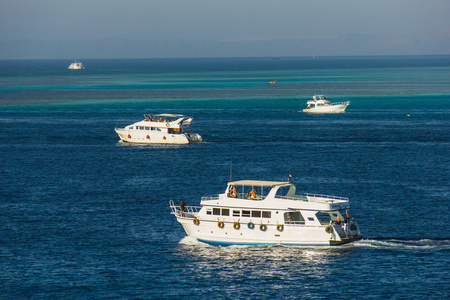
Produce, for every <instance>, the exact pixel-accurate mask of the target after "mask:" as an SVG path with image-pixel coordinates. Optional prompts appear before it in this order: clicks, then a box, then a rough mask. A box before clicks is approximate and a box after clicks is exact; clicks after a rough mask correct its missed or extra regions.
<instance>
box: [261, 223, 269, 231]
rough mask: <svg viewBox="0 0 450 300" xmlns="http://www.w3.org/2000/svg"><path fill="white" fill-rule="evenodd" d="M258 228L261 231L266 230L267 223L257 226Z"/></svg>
mask: <svg viewBox="0 0 450 300" xmlns="http://www.w3.org/2000/svg"><path fill="white" fill-rule="evenodd" d="M259 229H261V231H266V230H267V225H265V224H261V225H260V226H259Z"/></svg>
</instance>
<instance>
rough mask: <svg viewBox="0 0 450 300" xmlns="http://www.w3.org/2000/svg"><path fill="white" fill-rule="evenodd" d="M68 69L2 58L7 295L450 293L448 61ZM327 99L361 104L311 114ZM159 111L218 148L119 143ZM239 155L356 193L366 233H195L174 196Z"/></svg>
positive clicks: (272, 172) (245, 164)
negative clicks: (210, 237) (248, 237)
mask: <svg viewBox="0 0 450 300" xmlns="http://www.w3.org/2000/svg"><path fill="white" fill-rule="evenodd" d="M70 62H71V61H59V60H54V61H1V62H0V104H1V108H0V126H1V130H0V141H1V143H0V162H1V163H0V172H1V176H0V185H1V189H0V199H1V201H0V206H1V209H0V220H1V222H0V266H1V270H2V271H0V282H1V289H0V298H2V299H12V298H27V299H28V298H99V299H110V298H149V299H154V298H182V297H185V298H193V297H196V298H199V299H211V298H224V299H236V298H238V299H242V298H244V299H261V298H262V299H269V298H285V299H299V298H308V299H330V298H336V299H344V298H345V299H347V298H349V297H352V298H363V297H364V298H375V299H379V298H395V299H399V298H400V299H402V298H411V297H426V298H427V299H429V298H431V299H443V298H448V297H449V294H450V288H449V285H448V278H449V270H450V260H449V251H450V235H449V234H448V230H447V224H448V220H449V219H448V213H447V212H448V202H449V200H450V189H449V186H450V184H449V179H448V178H449V176H448V175H449V174H450V172H449V171H450V170H449V169H450V159H449V145H450V144H449V142H450V118H449V117H448V116H449V113H450V84H449V83H450V58H449V57H448V56H440V57H439V56H438V57H436V56H433V57H366V58H316V59H315V60H314V61H312V59H310V58H309V59H308V58H289V59H283V58H281V59H280V60H272V59H262V58H261V59H204V60H182V59H180V60H115V61H106V60H91V61H89V60H86V61H83V63H84V64H85V66H86V70H83V71H75V72H74V71H69V70H67V66H68V65H69V63H70ZM271 80H277V84H275V85H271V84H269V82H270V81H271ZM314 93H323V94H326V95H328V96H329V97H331V98H332V100H334V101H343V100H349V101H351V104H350V106H349V107H348V108H347V113H345V114H339V115H307V114H303V113H299V112H298V111H299V110H301V109H302V108H304V107H305V106H306V101H307V100H308V99H310V98H311V96H312V95H313V94H314ZM407 112H411V117H407V116H406V113H407ZM144 113H183V114H187V115H193V116H195V119H194V122H193V130H194V132H198V133H199V134H201V135H202V136H203V140H204V142H202V143H198V144H192V145H185V146H155V145H154V146H142V145H127V144H123V143H119V142H118V140H119V139H118V136H117V135H116V134H115V132H114V127H116V126H125V125H128V124H131V123H133V122H136V121H138V120H141V119H142V115H143V114H144ZM231 161H232V164H233V174H232V176H233V179H235V180H238V179H261V180H285V179H286V178H287V175H288V174H289V172H291V173H292V175H293V176H294V178H293V180H294V182H295V183H296V184H297V188H298V190H299V191H303V192H310V193H322V194H331V195H337V196H345V197H349V198H350V204H351V207H352V210H351V214H352V216H353V217H355V218H356V219H357V221H358V223H359V226H360V228H361V232H362V234H363V235H364V237H365V238H364V239H363V240H362V241H359V242H356V243H353V244H350V245H345V246H343V247H334V248H295V247H225V248H222V247H212V246H205V245H201V244H199V243H196V242H195V241H193V240H191V239H189V238H185V233H184V231H183V229H182V228H181V226H180V225H179V224H178V223H177V222H176V220H175V218H174V217H173V216H172V215H170V209H169V207H168V204H169V200H170V199H173V200H174V201H179V199H180V198H183V199H185V201H186V202H187V203H188V205H198V204H199V202H200V197H201V196H207V195H213V194H217V193H220V192H222V191H223V190H224V188H225V187H226V182H227V181H228V180H229V179H230V163H231ZM419 287H420V288H419Z"/></svg>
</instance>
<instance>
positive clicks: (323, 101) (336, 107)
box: [303, 95, 350, 114]
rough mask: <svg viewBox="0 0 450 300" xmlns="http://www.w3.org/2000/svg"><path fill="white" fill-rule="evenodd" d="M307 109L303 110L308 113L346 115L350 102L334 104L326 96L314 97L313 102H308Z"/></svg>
mask: <svg viewBox="0 0 450 300" xmlns="http://www.w3.org/2000/svg"><path fill="white" fill-rule="evenodd" d="M306 105H307V107H306V108H305V109H303V112H306V113H316V114H336V113H344V112H345V109H346V108H347V106H349V105H350V101H345V102H336V103H332V102H331V101H330V100H329V99H328V98H326V97H325V96H324V95H314V96H313V99H312V100H308V102H306Z"/></svg>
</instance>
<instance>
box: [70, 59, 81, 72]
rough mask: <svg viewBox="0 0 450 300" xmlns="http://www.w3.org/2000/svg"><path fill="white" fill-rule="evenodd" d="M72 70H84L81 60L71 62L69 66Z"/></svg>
mask: <svg viewBox="0 0 450 300" xmlns="http://www.w3.org/2000/svg"><path fill="white" fill-rule="evenodd" d="M68 69H71V70H83V69H84V66H83V64H82V63H81V62H79V61H74V62H73V63H71V64H70V66H69V68H68Z"/></svg>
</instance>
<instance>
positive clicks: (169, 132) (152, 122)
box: [115, 114, 202, 144]
mask: <svg viewBox="0 0 450 300" xmlns="http://www.w3.org/2000/svg"><path fill="white" fill-rule="evenodd" d="M144 118H145V119H144V120H142V121H139V122H136V123H134V124H131V125H129V126H126V127H125V128H118V127H116V128H115V131H116V133H117V134H118V135H119V137H120V139H121V140H122V141H124V142H129V143H143V144H153V143H158V144H188V143H192V142H200V141H201V140H202V137H201V136H200V135H199V134H197V133H192V130H191V121H192V120H193V119H194V118H193V117H187V116H183V115H172V114H159V115H150V114H146V115H144Z"/></svg>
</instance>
